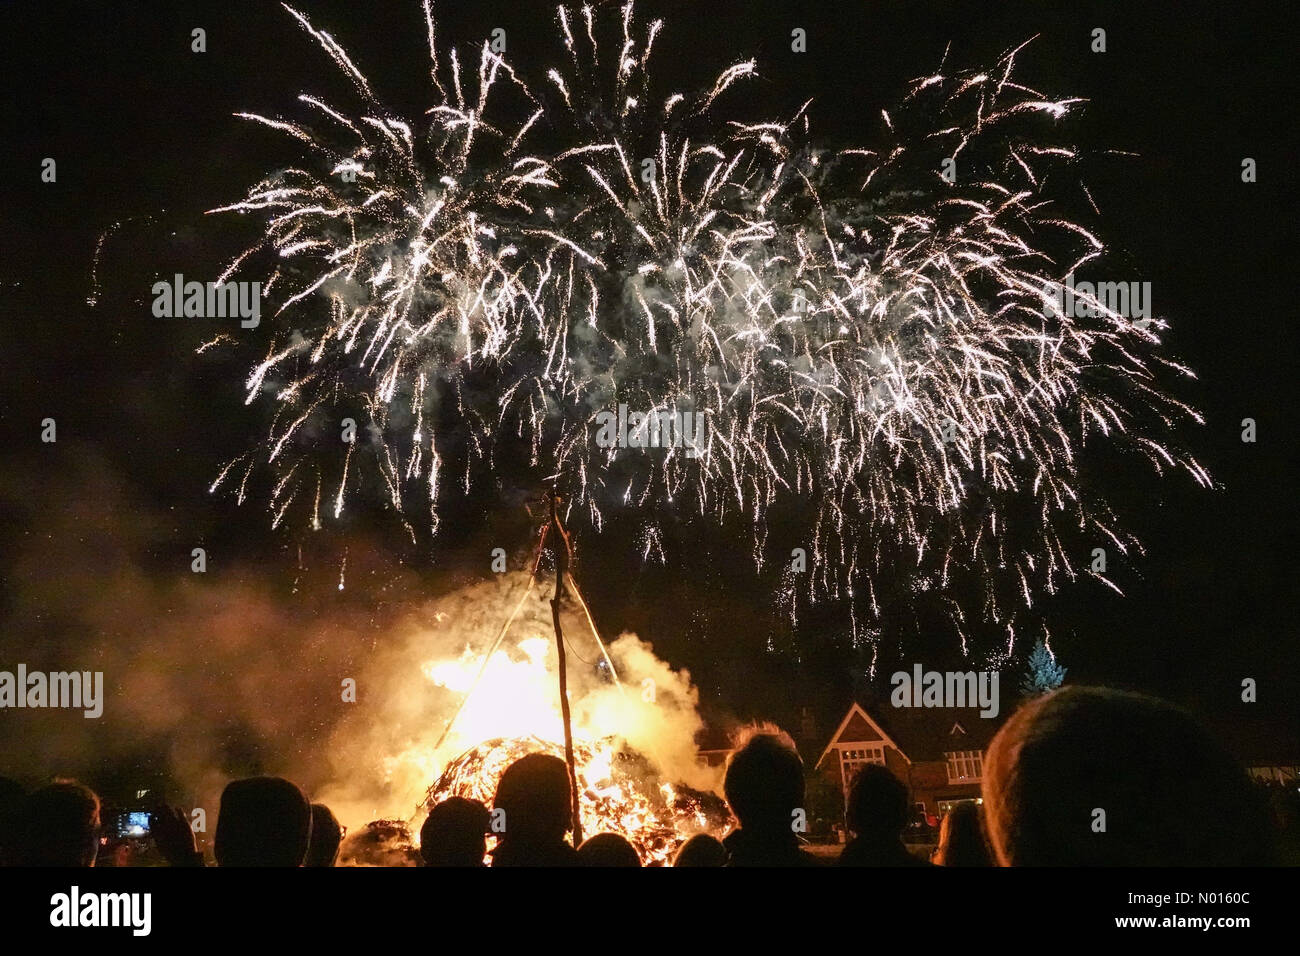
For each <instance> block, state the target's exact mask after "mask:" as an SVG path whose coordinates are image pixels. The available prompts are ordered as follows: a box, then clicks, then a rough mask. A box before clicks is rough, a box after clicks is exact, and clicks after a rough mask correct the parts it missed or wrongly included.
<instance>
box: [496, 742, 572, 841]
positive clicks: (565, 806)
mask: <svg viewBox="0 0 1300 956" xmlns="http://www.w3.org/2000/svg"><path fill="white" fill-rule="evenodd" d="M571 794H572V790H571V789H570V787H569V768H568V767H567V766H566V765H565V763H564V761H563V760H561V759H560V758H559V757H552V756H551V755H549V754H528V755H527V756H525V757H520V758H519V759H518V760H516V761H515V762H514V763H512V764H511V765H510V766H509V767H507V768H506V772H505V773H503V774H502V775H501V781H500V782H499V783H498V784H497V792H496V797H495V799H494V800H493V807H494V809H496V810H502V811H504V813H505V816H504V825H505V830H504V832H502V833H501V834H500V837H501V840H500V842H499V843H498V844H497V846H496V848H495V849H494V850H493V851H492V865H493V866H577V865H579V863H578V851H577V850H575V849H574V848H573V847H572V846H570V845H569V844H567V843H565V842H564V834H565V833H567V832H568V831H569V830H570V829H571V828H572V824H573V805H572V802H571Z"/></svg>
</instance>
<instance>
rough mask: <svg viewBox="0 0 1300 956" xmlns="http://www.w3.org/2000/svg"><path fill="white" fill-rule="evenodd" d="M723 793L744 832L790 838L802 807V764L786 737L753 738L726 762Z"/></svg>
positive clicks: (764, 733)
mask: <svg viewBox="0 0 1300 956" xmlns="http://www.w3.org/2000/svg"><path fill="white" fill-rule="evenodd" d="M722 788H723V792H724V793H725V794H726V796H727V804H728V805H729V806H730V807H731V812H732V814H733V815H734V816H735V817H736V820H737V821H738V822H739V823H740V828H741V829H742V830H748V831H750V832H751V833H761V834H789V833H791V832H793V831H792V829H791V822H792V820H793V814H794V811H795V810H796V809H797V808H799V807H802V806H803V797H804V781H803V761H802V760H800V759H799V752H798V751H797V750H795V746H794V741H792V740H791V739H790V738H789V736H787V735H786V734H783V733H779V732H777V733H772V732H767V731H760V732H758V733H755V734H753V736H751V737H749V739H748V740H747V741H746V742H744V743H743V744H742V745H741V747H740V748H739V749H737V750H735V751H733V752H732V754H731V756H730V757H728V758H727V773H726V777H725V778H724V780H723V785H722Z"/></svg>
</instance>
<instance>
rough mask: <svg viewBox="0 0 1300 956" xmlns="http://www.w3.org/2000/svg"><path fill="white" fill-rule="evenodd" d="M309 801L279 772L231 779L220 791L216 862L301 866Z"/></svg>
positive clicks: (304, 848)
mask: <svg viewBox="0 0 1300 956" xmlns="http://www.w3.org/2000/svg"><path fill="white" fill-rule="evenodd" d="M310 834H311V804H309V803H308V802H307V798H306V797H305V796H303V792H302V791H301V790H299V789H298V788H297V787H296V786H294V785H293V784H292V783H290V782H289V781H288V780H285V779H284V778H283V777H249V778H248V779H247V780H232V781H231V782H230V783H228V784H226V789H225V790H224V791H222V794H221V808H220V810H219V811H218V813H217V836H216V840H215V842H214V844H213V852H214V853H215V855H216V858H217V865H218V866H302V864H303V860H304V859H305V858H306V856H307V843H308V840H309V837H310Z"/></svg>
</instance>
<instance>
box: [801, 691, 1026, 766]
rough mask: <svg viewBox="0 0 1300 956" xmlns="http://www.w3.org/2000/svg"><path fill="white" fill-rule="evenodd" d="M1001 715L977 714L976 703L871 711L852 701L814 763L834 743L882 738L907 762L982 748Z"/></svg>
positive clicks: (985, 745)
mask: <svg viewBox="0 0 1300 956" xmlns="http://www.w3.org/2000/svg"><path fill="white" fill-rule="evenodd" d="M1003 716H1004V715H1002V714H999V715H998V717H981V716H980V712H979V708H977V707H889V706H885V707H881V708H879V709H878V710H877V711H876V712H875V713H874V714H873V713H869V712H868V711H867V709H866V708H865V707H863V706H862V705H861V704H859V703H857V702H856V701H855V702H854V703H853V704H852V705H850V707H849V711H848V713H847V714H845V715H844V719H843V720H842V721H841V722H840V726H839V728H838V729H837V730H836V731H835V733H834V734H832V735H831V739H830V743H828V744H827V745H826V749H825V750H824V751H822V755H821V757H820V758H818V760H817V766H821V763H822V760H824V759H825V758H826V754H827V753H829V752H830V751H831V749H832V748H833V747H835V745H836V744H849V743H857V742H860V743H872V742H877V741H880V742H884V743H886V744H888V745H889V746H890V747H893V748H894V749H895V750H897V751H898V752H899V753H900V754H902V755H903V757H904V758H905V759H906V760H907V761H908V762H909V763H915V762H917V761H918V760H921V761H940V760H946V759H947V758H946V757H945V756H944V754H945V753H947V752H948V751H953V750H984V749H986V748H987V747H988V745H989V742H990V741H991V740H992V739H993V735H994V734H995V733H996V732H997V729H998V727H1000V726H1001V725H1002V720H1001V718H1002V717H1003Z"/></svg>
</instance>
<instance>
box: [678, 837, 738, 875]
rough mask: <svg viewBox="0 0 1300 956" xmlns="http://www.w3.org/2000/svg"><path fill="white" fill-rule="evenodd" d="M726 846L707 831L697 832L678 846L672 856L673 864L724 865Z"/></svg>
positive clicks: (725, 861)
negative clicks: (675, 853)
mask: <svg viewBox="0 0 1300 956" xmlns="http://www.w3.org/2000/svg"><path fill="white" fill-rule="evenodd" d="M726 863H727V848H726V847H724V846H723V845H722V841H721V840H719V839H717V838H716V837H711V836H709V835H708V834H707V833H697V834H695V836H693V837H691V838H690V839H689V840H687V841H686V842H685V843H683V844H682V845H681V846H680V847H678V848H677V855H676V856H675V857H673V866H674V867H679V866H725V865H726Z"/></svg>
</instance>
